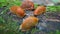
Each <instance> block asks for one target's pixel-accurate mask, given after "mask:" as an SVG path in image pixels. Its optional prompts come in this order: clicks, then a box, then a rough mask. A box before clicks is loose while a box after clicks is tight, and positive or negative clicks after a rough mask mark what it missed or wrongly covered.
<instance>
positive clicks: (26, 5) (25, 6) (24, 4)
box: [21, 0, 34, 10]
mask: <svg viewBox="0 0 60 34" xmlns="http://www.w3.org/2000/svg"><path fill="white" fill-rule="evenodd" d="M21 7H22V8H23V9H24V10H33V9H34V3H33V2H32V1H29V0H25V1H24V2H22V5H21Z"/></svg>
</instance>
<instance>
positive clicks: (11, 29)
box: [0, 0, 60, 34]
mask: <svg viewBox="0 0 60 34" xmlns="http://www.w3.org/2000/svg"><path fill="white" fill-rule="evenodd" d="M12 5H18V6H20V5H21V1H20V0H0V8H3V6H6V8H5V9H4V10H2V11H1V12H0V34H23V33H22V32H19V29H18V28H19V26H18V25H17V23H18V21H17V20H16V21H15V20H13V17H12V16H10V15H8V14H6V13H7V10H9V8H10V6H12ZM37 5H38V4H35V8H36V7H37ZM47 12H60V6H48V7H47ZM36 31H38V29H36V28H34V29H32V31H31V34H33V33H34V32H36ZM52 33H53V32H51V33H50V34H52ZM55 33H56V34H60V31H59V30H57V31H56V32H55Z"/></svg>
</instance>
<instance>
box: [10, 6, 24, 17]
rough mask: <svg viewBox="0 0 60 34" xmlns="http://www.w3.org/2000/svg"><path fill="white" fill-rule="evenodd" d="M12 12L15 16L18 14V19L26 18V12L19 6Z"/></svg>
mask: <svg viewBox="0 0 60 34" xmlns="http://www.w3.org/2000/svg"><path fill="white" fill-rule="evenodd" d="M10 11H11V12H12V13H13V14H16V15H17V16H18V17H24V16H25V11H24V10H23V9H22V8H21V7H19V6H12V7H11V8H10Z"/></svg>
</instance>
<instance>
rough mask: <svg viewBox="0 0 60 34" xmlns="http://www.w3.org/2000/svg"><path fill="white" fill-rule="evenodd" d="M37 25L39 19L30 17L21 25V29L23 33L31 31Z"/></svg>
mask: <svg viewBox="0 0 60 34" xmlns="http://www.w3.org/2000/svg"><path fill="white" fill-rule="evenodd" d="M37 23H38V18H36V17H31V16H30V17H28V18H26V19H25V20H24V21H23V23H22V24H21V25H20V29H21V30H22V31H27V30H30V28H31V27H34V26H36V25H37Z"/></svg>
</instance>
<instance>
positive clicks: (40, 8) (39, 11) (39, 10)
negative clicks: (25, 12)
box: [34, 6, 46, 15]
mask: <svg viewBox="0 0 60 34" xmlns="http://www.w3.org/2000/svg"><path fill="white" fill-rule="evenodd" d="M45 12H46V7H44V6H38V7H37V8H36V10H35V11H34V15H41V14H43V13H45Z"/></svg>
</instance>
